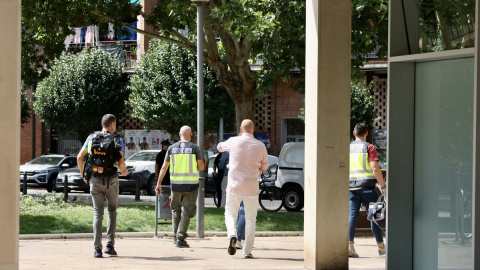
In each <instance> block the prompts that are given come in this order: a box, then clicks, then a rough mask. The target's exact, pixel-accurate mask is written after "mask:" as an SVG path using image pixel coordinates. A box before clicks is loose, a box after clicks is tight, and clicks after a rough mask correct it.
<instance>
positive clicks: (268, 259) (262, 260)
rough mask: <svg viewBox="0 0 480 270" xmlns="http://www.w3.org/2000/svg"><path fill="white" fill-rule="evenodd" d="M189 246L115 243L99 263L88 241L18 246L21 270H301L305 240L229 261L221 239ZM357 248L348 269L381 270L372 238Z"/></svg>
mask: <svg viewBox="0 0 480 270" xmlns="http://www.w3.org/2000/svg"><path fill="white" fill-rule="evenodd" d="M152 235H153V234H152ZM187 241H188V243H189V245H190V248H183V249H181V248H177V247H175V246H174V245H173V243H172V238H168V237H162V238H159V239H153V238H151V237H148V238H139V237H134V238H132V237H124V238H121V237H118V238H116V244H115V249H116V250H117V252H118V254H119V255H120V256H117V257H108V255H106V254H104V256H105V258H102V259H98V258H94V257H93V239H92V238H83V239H40V240H38V239H37V240H20V269H49V270H50V269H52V270H54V269H142V270H145V269H179V270H180V269H182V270H183V269H250V270H252V269H304V257H303V256H304V252H303V236H281V237H279V236H277V237H275V236H272V237H256V238H255V246H254V249H253V252H252V253H253V255H254V257H255V258H254V259H244V258H243V254H242V251H241V250H238V251H237V254H235V255H234V256H230V255H228V253H227V248H226V246H227V243H228V241H227V238H226V237H225V236H219V237H215V236H212V237H206V238H203V239H198V238H189V239H187ZM105 242H106V239H104V241H103V244H104V245H105ZM355 243H356V244H355V246H356V250H357V252H358V253H359V255H360V258H356V259H353V258H350V261H349V263H350V269H385V256H379V255H378V253H377V249H376V244H375V240H374V238H373V237H361V236H360V237H356V238H355Z"/></svg>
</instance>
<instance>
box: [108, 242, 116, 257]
mask: <svg viewBox="0 0 480 270" xmlns="http://www.w3.org/2000/svg"><path fill="white" fill-rule="evenodd" d="M105 253H107V254H108V255H110V256H117V252H116V251H115V249H114V248H113V247H112V246H111V245H107V247H106V248H105Z"/></svg>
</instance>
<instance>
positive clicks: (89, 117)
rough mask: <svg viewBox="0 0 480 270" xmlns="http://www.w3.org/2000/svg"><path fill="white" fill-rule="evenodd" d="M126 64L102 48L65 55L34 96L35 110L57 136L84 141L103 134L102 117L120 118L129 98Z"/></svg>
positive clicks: (40, 84)
mask: <svg viewBox="0 0 480 270" xmlns="http://www.w3.org/2000/svg"><path fill="white" fill-rule="evenodd" d="M122 66H123V64H122V63H120V62H119V61H118V60H116V59H115V58H114V57H113V56H112V55H110V54H109V53H107V52H105V50H103V49H100V48H95V49H86V50H83V51H82V52H81V53H79V54H76V55H74V54H64V55H62V56H61V57H60V58H58V59H57V60H55V61H54V62H53V65H52V66H51V72H50V75H49V76H48V77H46V78H45V79H44V80H43V81H42V82H41V83H39V85H38V88H37V91H36V92H35V100H34V105H33V108H34V110H35V113H36V114H38V115H40V117H41V119H42V122H44V123H46V124H47V125H50V126H51V127H52V129H53V131H54V135H55V136H56V137H57V138H58V137H62V136H63V135H65V134H66V133H69V132H73V133H75V134H77V137H78V139H79V140H81V141H83V140H85V139H86V138H87V136H88V135H89V134H90V133H91V132H93V131H95V130H100V129H101V128H102V127H101V123H100V122H101V119H102V116H103V115H104V114H106V113H111V114H114V115H118V114H119V113H120V112H122V111H123V109H124V103H125V100H126V98H127V96H128V93H127V90H126V87H125V86H124V83H123V82H122Z"/></svg>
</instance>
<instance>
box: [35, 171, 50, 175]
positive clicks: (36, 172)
mask: <svg viewBox="0 0 480 270" xmlns="http://www.w3.org/2000/svg"><path fill="white" fill-rule="evenodd" d="M39 173H48V170H40V171H35V174H39Z"/></svg>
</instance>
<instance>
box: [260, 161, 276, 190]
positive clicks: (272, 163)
mask: <svg viewBox="0 0 480 270" xmlns="http://www.w3.org/2000/svg"><path fill="white" fill-rule="evenodd" d="M277 164H278V158H277V157H276V156H271V155H268V170H267V171H270V172H271V175H270V176H269V177H266V178H265V180H270V181H272V182H271V183H272V185H274V184H275V183H274V182H273V181H275V176H276V174H277ZM259 179H260V177H259Z"/></svg>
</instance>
